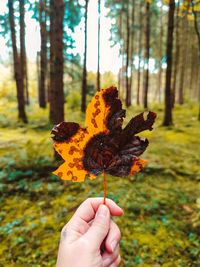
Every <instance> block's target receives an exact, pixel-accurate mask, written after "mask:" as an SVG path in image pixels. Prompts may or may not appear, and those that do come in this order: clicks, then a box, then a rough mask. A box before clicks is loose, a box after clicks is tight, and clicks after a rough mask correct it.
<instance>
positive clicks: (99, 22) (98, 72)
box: [97, 0, 101, 91]
mask: <svg viewBox="0 0 200 267" xmlns="http://www.w3.org/2000/svg"><path fill="white" fill-rule="evenodd" d="M100 33H101V0H98V59H97V90H98V91H99V90H100V88H101V84H100V78H101V77H100Z"/></svg>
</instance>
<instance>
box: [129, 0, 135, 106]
mask: <svg viewBox="0 0 200 267" xmlns="http://www.w3.org/2000/svg"><path fill="white" fill-rule="evenodd" d="M131 3H132V9H131V24H130V26H131V33H130V38H131V42H130V60H131V62H130V84H129V105H130V106H131V104H132V85H133V75H134V72H133V67H134V65H133V60H134V40H135V38H134V35H135V32H134V25H135V0H132V2H131Z"/></svg>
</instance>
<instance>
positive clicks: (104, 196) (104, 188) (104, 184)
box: [103, 172, 106, 205]
mask: <svg viewBox="0 0 200 267" xmlns="http://www.w3.org/2000/svg"><path fill="white" fill-rule="evenodd" d="M103 192H104V193H103V204H104V205H106V173H105V172H103Z"/></svg>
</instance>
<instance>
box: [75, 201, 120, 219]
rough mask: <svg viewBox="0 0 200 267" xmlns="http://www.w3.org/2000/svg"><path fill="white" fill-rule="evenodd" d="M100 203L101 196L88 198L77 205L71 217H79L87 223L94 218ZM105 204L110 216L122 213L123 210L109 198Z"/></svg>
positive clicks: (101, 202)
mask: <svg viewBox="0 0 200 267" xmlns="http://www.w3.org/2000/svg"><path fill="white" fill-rule="evenodd" d="M101 204H103V198H101V197H99V198H88V199H86V200H85V201H84V202H83V203H82V204H81V205H80V206H79V208H78V209H77V210H76V212H75V214H74V215H73V217H79V218H81V219H82V220H84V221H85V222H87V223H88V222H90V221H91V220H92V219H94V217H95V215H96V212H97V210H98V207H99V206H100V205H101ZM106 206H107V207H108V208H109V210H110V214H111V215H112V216H122V215H123V214H124V212H123V210H122V209H121V208H120V207H119V206H118V205H117V204H116V203H115V202H114V201H113V200H111V199H108V198H107V199H106Z"/></svg>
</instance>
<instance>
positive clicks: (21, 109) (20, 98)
mask: <svg viewBox="0 0 200 267" xmlns="http://www.w3.org/2000/svg"><path fill="white" fill-rule="evenodd" d="M8 8H9V24H10V30H11V40H12V50H13V62H14V76H15V82H16V89H17V102H18V118H19V119H20V120H22V121H23V122H25V123H27V117H26V113H25V105H24V91H23V79H22V73H21V61H20V56H19V55H18V51H17V44H16V31H15V21H14V9H13V1H12V0H9V1H8Z"/></svg>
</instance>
